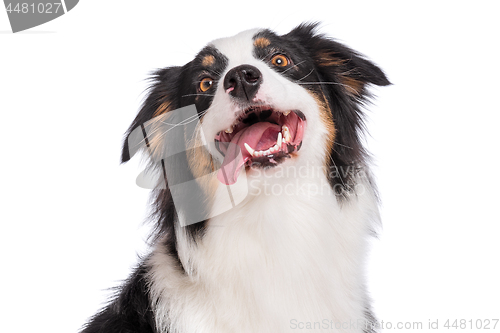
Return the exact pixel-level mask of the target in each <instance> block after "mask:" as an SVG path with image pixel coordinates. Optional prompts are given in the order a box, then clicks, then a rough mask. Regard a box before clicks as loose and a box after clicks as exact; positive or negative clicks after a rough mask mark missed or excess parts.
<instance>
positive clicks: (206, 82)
mask: <svg viewBox="0 0 500 333" xmlns="http://www.w3.org/2000/svg"><path fill="white" fill-rule="evenodd" d="M213 84H214V81H213V80H212V79H211V78H209V77H206V78H204V79H203V80H201V82H200V90H201V91H202V92H205V91H207V90H208V89H210V88H211V87H212V85H213Z"/></svg>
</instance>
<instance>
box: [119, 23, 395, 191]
mask: <svg viewBox="0 0 500 333" xmlns="http://www.w3.org/2000/svg"><path fill="white" fill-rule="evenodd" d="M314 29H315V25H301V26H299V27H297V28H295V29H294V30H292V31H291V32H289V33H288V34H286V35H282V36H278V35H277V34H275V33H273V32H271V31H269V30H250V31H245V32H242V33H240V34H238V35H236V36H233V37H229V38H223V39H218V40H215V41H213V42H212V43H209V44H208V46H206V47H205V48H203V49H202V50H201V51H200V52H199V54H198V55H197V56H196V57H195V59H194V60H192V61H191V62H189V63H188V64H186V65H184V66H183V67H170V68H165V69H161V70H159V71H157V72H156V73H155V75H154V84H153V85H152V87H151V90H150V93H149V95H148V97H147V99H146V101H145V103H144V105H143V108H142V110H141V111H140V113H139V115H138V116H137V118H136V119H135V121H134V122H133V124H132V125H131V127H130V130H129V134H130V133H131V132H132V131H133V130H134V129H135V128H137V127H139V126H141V124H144V123H146V122H151V121H152V119H161V117H162V116H165V115H168V113H169V112H171V111H173V110H176V109H179V108H182V107H184V106H188V105H192V104H194V105H195V106H196V110H197V112H198V118H199V126H197V128H196V130H195V131H194V132H193V135H192V136H190V137H186V138H185V141H186V150H187V151H188V152H187V154H186V162H187V165H186V167H188V168H189V169H190V170H191V173H192V174H193V175H194V176H195V178H196V177H198V176H200V175H204V174H207V173H209V172H212V171H214V170H217V169H219V171H218V172H217V177H216V178H217V179H218V182H219V183H218V184H219V185H220V184H221V183H222V184H225V185H231V184H234V183H236V182H237V180H238V176H239V174H240V173H241V170H243V168H245V170H246V171H247V172H250V173H252V171H255V170H259V171H262V172H264V173H268V174H269V173H272V172H273V171H272V170H273V169H274V168H275V167H276V166H284V167H286V166H291V165H297V164H300V163H302V164H303V163H307V162H313V163H316V164H317V163H320V164H322V165H325V166H327V167H331V166H335V167H340V166H345V167H349V166H353V167H362V166H363V165H364V158H365V153H364V150H363V148H362V146H361V144H360V140H359V136H360V131H361V129H362V127H363V122H362V114H361V112H360V110H359V104H360V103H361V102H363V101H364V100H365V99H366V97H367V91H366V88H365V86H366V85H367V84H376V85H387V84H389V81H388V80H387V78H386V77H385V75H384V74H383V72H382V71H381V70H380V69H379V68H378V67H376V66H375V65H374V64H372V63H371V62H369V61H368V60H366V59H364V58H362V57H361V56H360V55H358V54H357V53H355V52H354V51H352V50H350V49H349V48H347V47H345V46H343V45H341V44H339V43H337V42H335V41H333V40H331V39H328V38H326V37H324V36H321V35H317V34H315V33H314ZM164 122H165V121H158V123H164ZM153 132H155V131H153ZM161 132H162V131H161V130H160V131H156V133H157V134H158V133H161ZM156 136H157V137H156V138H155V134H152V137H150V138H149V142H150V144H151V145H152V147H150V148H151V151H152V152H153V153H154V151H162V146H164V145H168V142H167V141H168V140H165V137H164V136H161V135H156ZM128 148H129V147H128V145H127V142H125V147H124V151H123V155H122V159H123V160H124V161H126V160H128V159H129V158H130V155H129V151H128ZM325 176H326V177H327V178H329V181H330V183H331V185H332V186H333V185H335V184H336V183H337V182H338V183H341V184H343V185H345V186H348V183H349V179H347V178H348V176H345V177H346V179H342V177H340V178H339V177H332V176H331V175H329V174H326V175H325ZM214 181H216V180H215V179H214ZM210 186H215V185H214V183H213V182H212V185H209V187H210ZM342 190H345V189H341V190H340V191H342Z"/></svg>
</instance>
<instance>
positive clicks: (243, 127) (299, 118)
mask: <svg viewBox="0 0 500 333" xmlns="http://www.w3.org/2000/svg"><path fill="white" fill-rule="evenodd" d="M305 124H306V118H305V116H304V114H303V113H302V112H301V111H299V110H288V111H278V110H275V109H273V108H272V107H269V106H254V107H250V108H248V109H246V110H245V111H244V112H242V115H241V116H240V117H238V119H237V120H236V122H235V123H234V124H233V125H232V126H231V127H230V128H228V129H226V130H225V131H220V132H219V133H217V135H216V136H215V138H214V139H215V146H216V147H217V149H218V150H219V152H220V153H221V154H222V155H223V156H224V161H223V162H222V167H221V169H220V170H219V172H218V174H217V178H218V179H219V180H220V181H221V182H222V183H224V184H226V185H231V184H234V183H235V182H236V180H237V178H238V175H239V173H240V171H241V168H242V167H243V166H248V167H249V166H252V167H263V168H265V167H274V166H276V165H278V164H279V163H281V162H283V161H284V160H285V159H287V158H290V157H292V155H293V153H294V152H297V151H298V150H299V149H300V147H301V146H302V137H303V135H304V129H305ZM240 152H241V154H240Z"/></svg>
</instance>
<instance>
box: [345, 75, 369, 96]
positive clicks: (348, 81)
mask: <svg viewBox="0 0 500 333" xmlns="http://www.w3.org/2000/svg"><path fill="white" fill-rule="evenodd" d="M340 82H341V83H342V84H343V85H345V88H346V91H347V93H349V94H351V95H361V91H362V90H363V86H364V84H363V82H361V81H359V80H356V79H353V78H352V77H349V76H341V77H340Z"/></svg>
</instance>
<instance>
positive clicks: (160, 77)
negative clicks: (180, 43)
mask: <svg viewBox="0 0 500 333" xmlns="http://www.w3.org/2000/svg"><path fill="white" fill-rule="evenodd" d="M181 72H182V67H168V68H163V69H159V70H157V71H155V72H154V73H153V74H152V75H151V78H150V81H151V85H150V87H149V89H148V94H147V97H146V99H145V101H144V103H143V104H142V107H141V110H140V111H139V113H138V114H137V116H136V117H135V119H134V121H133V122H132V124H131V125H130V127H129V128H128V130H127V132H126V133H125V138H124V140H123V149H122V156H121V162H122V163H125V162H127V161H128V160H129V159H130V158H131V157H132V156H131V155H134V153H135V151H132V152H131V151H130V150H131V149H130V148H131V147H129V142H128V141H129V140H128V139H129V136H130V134H131V133H132V132H133V131H134V130H135V129H136V128H138V127H139V126H141V125H143V124H145V123H146V122H148V121H150V120H151V119H153V118H155V117H158V116H160V115H162V114H164V113H165V112H168V111H170V110H174V109H177V108H179V100H178V96H179V94H178V89H179V80H180V74H181ZM131 153H132V154H131Z"/></svg>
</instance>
